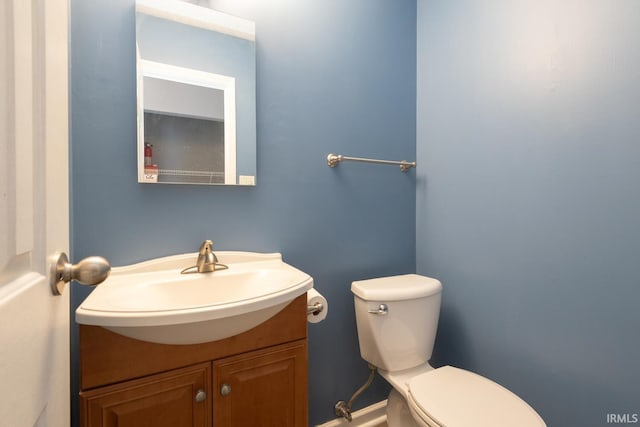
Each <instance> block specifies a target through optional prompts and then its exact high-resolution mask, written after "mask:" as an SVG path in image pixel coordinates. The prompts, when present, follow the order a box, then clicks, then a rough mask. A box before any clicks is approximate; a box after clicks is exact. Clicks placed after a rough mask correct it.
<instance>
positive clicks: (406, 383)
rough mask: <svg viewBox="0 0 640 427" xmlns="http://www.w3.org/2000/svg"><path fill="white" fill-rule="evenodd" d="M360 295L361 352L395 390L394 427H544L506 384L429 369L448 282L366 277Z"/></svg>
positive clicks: (390, 410)
mask: <svg viewBox="0 0 640 427" xmlns="http://www.w3.org/2000/svg"><path fill="white" fill-rule="evenodd" d="M351 292H353V294H354V302H355V311H356V322H357V328H358V341H359V343H360V354H361V355H362V358H363V359H364V360H366V361H367V362H369V363H371V364H372V365H374V366H376V367H377V368H378V372H379V373H380V375H381V376H382V377H383V378H385V379H386V380H387V381H388V382H389V383H390V384H391V385H392V386H393V390H392V391H391V393H390V394H389V398H388V400H387V425H388V426H389V427H414V426H419V427H443V426H446V427H471V426H473V427H482V426H491V427H514V426H518V427H543V426H546V424H545V423H544V421H543V420H542V418H541V417H540V416H539V415H538V413H537V412H536V411H535V410H534V409H533V408H531V406H529V405H528V404H527V403H526V402H525V401H524V400H522V399H521V398H519V397H518V396H516V395H515V394H514V393H512V392H511V391H509V390H507V389H506V388H504V387H502V386H501V385H499V384H497V383H495V382H493V381H491V380H489V379H487V378H484V377H482V376H480V375H477V374H474V373H472V372H469V371H465V370H464V369H459V368H455V367H453V366H443V367H441V368H436V369H434V368H433V367H432V366H431V365H429V363H428V361H429V359H430V358H431V353H432V351H433V344H434V341H435V337H436V330H437V326H438V318H439V315H440V296H441V292H442V285H441V284H440V282H439V281H438V280H436V279H432V278H429V277H425V276H420V275H417V274H406V275H401V276H392V277H383V278H377V279H369V280H361V281H356V282H353V283H352V284H351Z"/></svg>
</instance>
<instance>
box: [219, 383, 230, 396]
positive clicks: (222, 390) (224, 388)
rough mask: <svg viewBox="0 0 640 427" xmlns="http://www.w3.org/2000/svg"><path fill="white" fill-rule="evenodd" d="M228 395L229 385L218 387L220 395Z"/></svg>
mask: <svg viewBox="0 0 640 427" xmlns="http://www.w3.org/2000/svg"><path fill="white" fill-rule="evenodd" d="M229 393H231V386H230V385H229V384H222V387H220V394H221V395H223V396H227V395H228V394H229Z"/></svg>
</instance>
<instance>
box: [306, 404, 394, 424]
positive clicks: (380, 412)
mask: <svg viewBox="0 0 640 427" xmlns="http://www.w3.org/2000/svg"><path fill="white" fill-rule="evenodd" d="M351 417H352V420H351V422H348V421H347V420H345V419H344V418H336V419H335V420H332V421H328V422H326V423H324V424H319V425H317V426H316V427H347V426H349V427H385V426H386V425H387V401H386V400H383V401H382V402H378V403H374V404H373V405H369V406H367V407H366V408H362V409H359V410H357V411H355V412H354V413H352V414H351Z"/></svg>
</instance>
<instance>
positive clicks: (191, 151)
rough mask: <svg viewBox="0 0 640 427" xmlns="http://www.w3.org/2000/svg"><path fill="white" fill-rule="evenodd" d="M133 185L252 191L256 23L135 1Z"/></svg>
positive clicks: (165, 2)
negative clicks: (135, 166) (248, 188)
mask: <svg viewBox="0 0 640 427" xmlns="http://www.w3.org/2000/svg"><path fill="white" fill-rule="evenodd" d="M136 45H137V100H138V138H137V139H138V144H137V149H138V182H143V183H167V184H207V185H209V184H223V185H255V175H256V125H255V123H256V103H255V81H256V79H255V25H254V23H253V22H251V21H248V20H245V19H241V18H237V17H233V16H230V15H227V14H224V13H221V12H218V11H215V10H212V9H209V8H205V7H201V6H197V5H194V4H190V3H186V2H182V1H176V0H136Z"/></svg>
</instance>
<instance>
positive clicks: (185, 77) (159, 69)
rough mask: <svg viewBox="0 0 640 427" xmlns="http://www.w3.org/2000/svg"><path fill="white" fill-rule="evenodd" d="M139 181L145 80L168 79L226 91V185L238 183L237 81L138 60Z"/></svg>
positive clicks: (189, 69) (226, 77)
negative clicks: (145, 78) (139, 71)
mask: <svg viewBox="0 0 640 427" xmlns="http://www.w3.org/2000/svg"><path fill="white" fill-rule="evenodd" d="M137 61H138V65H137V69H138V70H142V72H141V73H139V75H138V182H148V181H147V180H146V179H145V177H144V157H143V156H141V153H143V152H144V77H153V78H155V79H161V80H168V81H171V82H176V83H184V84H189V85H194V86H201V87H207V88H211V89H218V90H222V91H223V92H224V165H225V166H224V183H225V184H236V79H234V78H233V77H229V76H223V75H220V74H213V73H207V72H205V71H200V70H193V69H191V68H184V67H177V66H175V65H169V64H162V63H160V62H154V61H147V60H144V59H141V58H139V57H138V59H137Z"/></svg>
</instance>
